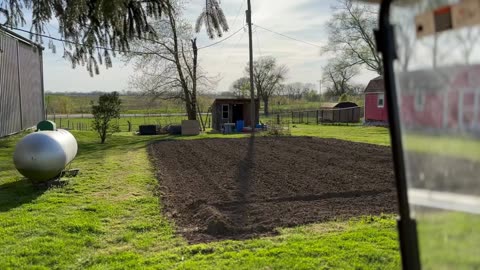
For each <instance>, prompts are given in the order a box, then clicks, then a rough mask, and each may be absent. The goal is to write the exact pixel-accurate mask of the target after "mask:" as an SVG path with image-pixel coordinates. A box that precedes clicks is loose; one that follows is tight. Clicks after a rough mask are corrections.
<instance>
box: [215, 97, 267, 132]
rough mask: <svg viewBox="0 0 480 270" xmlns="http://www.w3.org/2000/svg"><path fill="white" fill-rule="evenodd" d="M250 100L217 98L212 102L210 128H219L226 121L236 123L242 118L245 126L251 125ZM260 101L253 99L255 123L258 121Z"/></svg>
mask: <svg viewBox="0 0 480 270" xmlns="http://www.w3.org/2000/svg"><path fill="white" fill-rule="evenodd" d="M250 104H251V100H250V99H246V98H218V99H215V101H214V102H213V104H212V128H213V129H215V130H221V129H222V126H223V125H224V124H227V123H232V124H236V123H237V121H240V120H243V123H244V126H245V127H251V126H252V123H251V117H250V115H251V113H250V111H251V107H250ZM259 110H260V102H259V100H258V99H255V123H254V126H256V124H257V123H258V122H259Z"/></svg>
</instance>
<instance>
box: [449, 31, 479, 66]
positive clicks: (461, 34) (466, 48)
mask: <svg viewBox="0 0 480 270" xmlns="http://www.w3.org/2000/svg"><path fill="white" fill-rule="evenodd" d="M455 35H456V39H457V42H458V44H459V45H460V52H461V53H462V57H463V61H464V63H465V64H466V65H469V64H470V58H471V57H472V52H473V50H474V49H475V46H476V45H477V44H478V40H479V38H480V31H478V29H477V28H472V27H469V28H466V29H462V30H458V31H456V32H455Z"/></svg>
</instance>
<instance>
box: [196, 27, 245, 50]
mask: <svg viewBox="0 0 480 270" xmlns="http://www.w3.org/2000/svg"><path fill="white" fill-rule="evenodd" d="M241 30H243V26H242V27H240V28H239V29H238V30H237V31H235V32H233V33H232V34H231V35H229V36H228V37H226V38H224V39H222V40H219V41H217V42H214V43H212V44H209V45H206V46H203V47H200V48H198V49H199V50H201V49H205V48H208V47H212V46H215V45H217V44H219V43H222V42H224V41H226V40H227V39H229V38H231V37H233V36H235V35H236V34H238V32H240V31H241Z"/></svg>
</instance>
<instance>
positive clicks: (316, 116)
mask: <svg viewBox="0 0 480 270" xmlns="http://www.w3.org/2000/svg"><path fill="white" fill-rule="evenodd" d="M316 115H317V116H316V118H317V125H318V110H317V113H316Z"/></svg>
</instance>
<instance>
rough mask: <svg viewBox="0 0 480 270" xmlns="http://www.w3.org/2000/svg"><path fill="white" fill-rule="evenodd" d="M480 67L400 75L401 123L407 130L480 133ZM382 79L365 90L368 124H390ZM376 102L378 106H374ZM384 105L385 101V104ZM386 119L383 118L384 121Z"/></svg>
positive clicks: (373, 82)
mask: <svg viewBox="0 0 480 270" xmlns="http://www.w3.org/2000/svg"><path fill="white" fill-rule="evenodd" d="M479 86H480V65H475V66H456V67H447V68H438V69H435V70H418V71H414V72H405V73H400V74H399V75H398V80H397V89H398V93H399V98H400V103H401V106H400V119H401V121H402V124H403V125H404V126H405V127H407V128H421V129H449V130H456V131H475V132H478V131H480V88H479ZM383 93H384V83H383V79H382V78H381V77H378V78H375V79H373V80H372V81H371V82H370V83H369V85H368V86H367V89H366V90H365V121H366V122H369V121H370V122H372V121H382V120H383V119H384V120H383V121H385V122H386V121H387V120H386V119H387V112H386V110H384V111H382V109H386V107H385V106H383V107H382V106H381V103H382V101H379V100H381V99H382V98H383V99H384V96H383V95H380V94H383ZM375 99H376V100H377V103H375ZM383 103H385V100H383ZM383 116H384V117H385V118H381V117H383Z"/></svg>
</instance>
